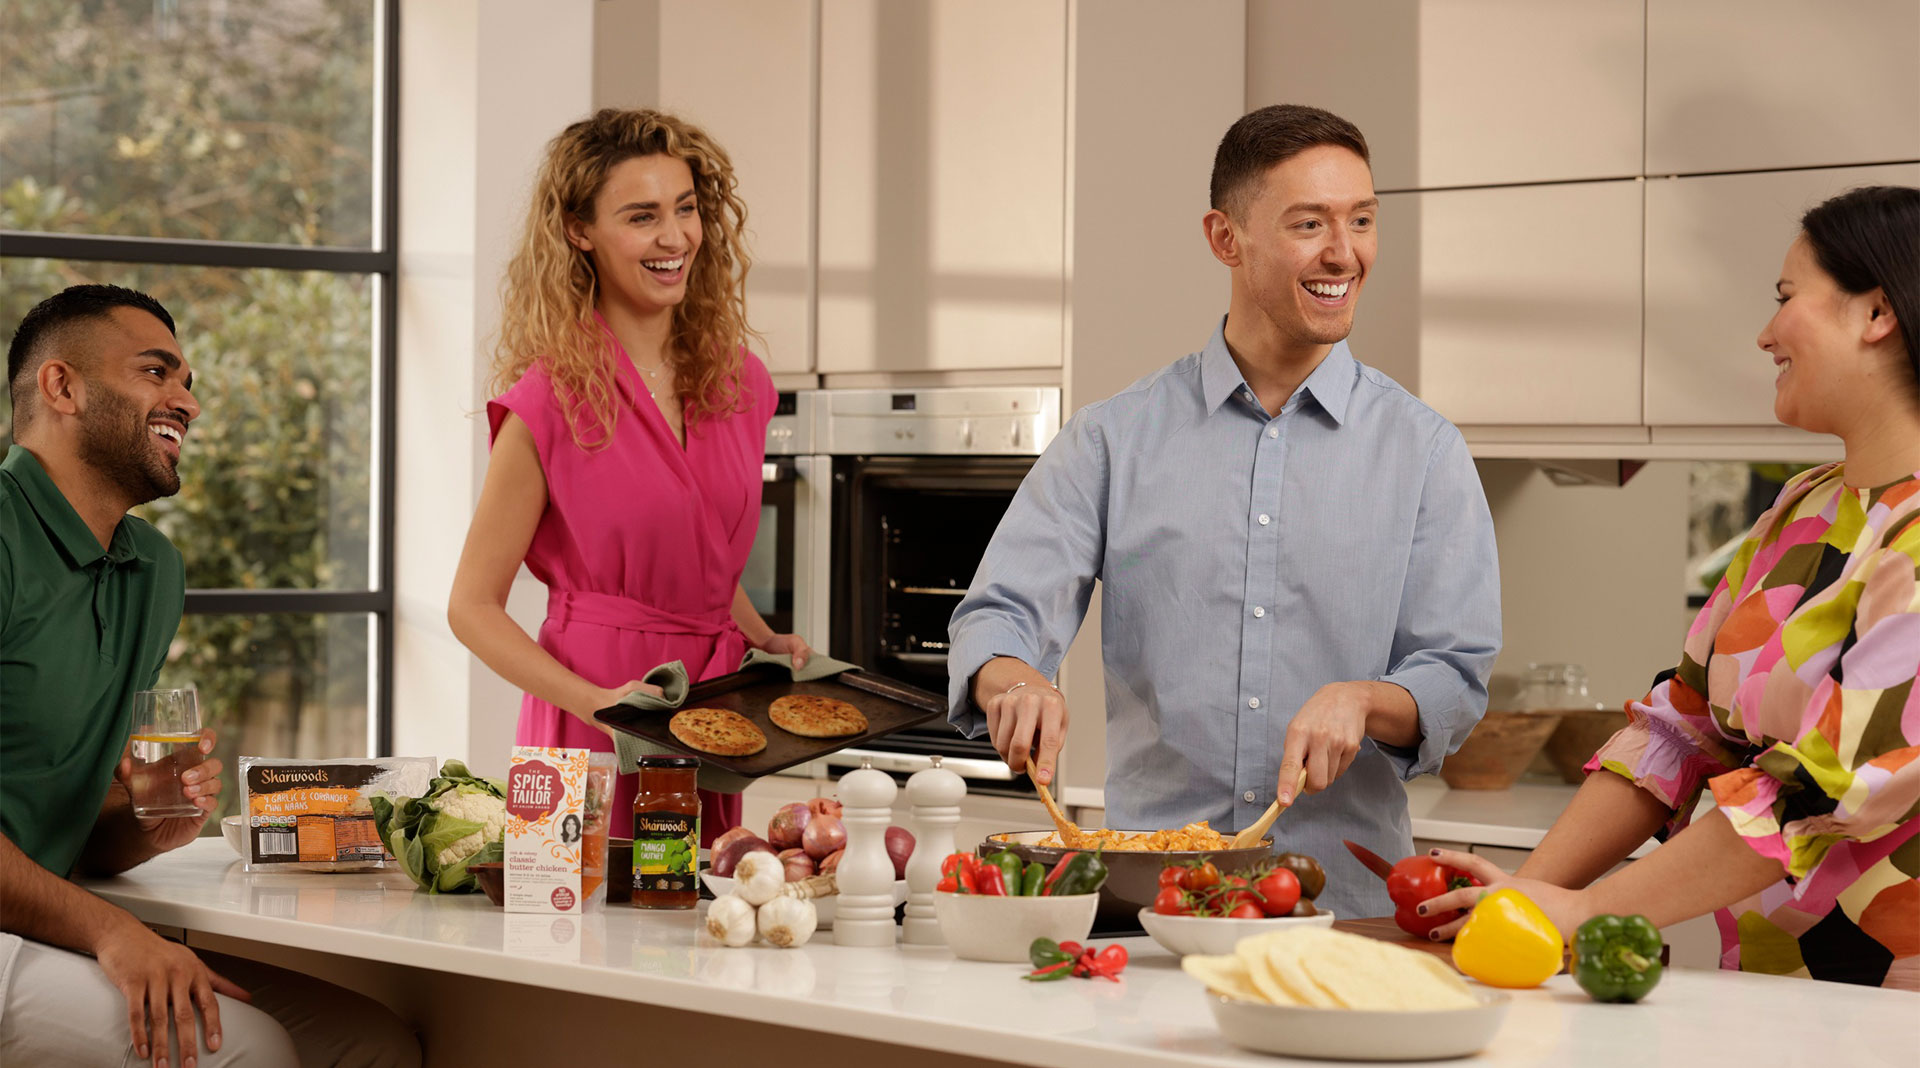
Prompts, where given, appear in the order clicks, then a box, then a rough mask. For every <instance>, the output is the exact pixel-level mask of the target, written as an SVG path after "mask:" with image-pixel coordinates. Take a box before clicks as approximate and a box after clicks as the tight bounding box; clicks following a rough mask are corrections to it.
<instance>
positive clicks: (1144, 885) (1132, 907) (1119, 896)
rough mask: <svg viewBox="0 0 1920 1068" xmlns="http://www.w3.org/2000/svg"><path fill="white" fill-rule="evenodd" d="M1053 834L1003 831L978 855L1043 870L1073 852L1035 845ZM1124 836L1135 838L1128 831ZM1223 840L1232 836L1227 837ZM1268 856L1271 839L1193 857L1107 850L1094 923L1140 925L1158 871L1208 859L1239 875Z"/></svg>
mask: <svg viewBox="0 0 1920 1068" xmlns="http://www.w3.org/2000/svg"><path fill="white" fill-rule="evenodd" d="M1052 833H1054V832H1053V830H1052V829H1051V828H1049V829H1047V830H1044V831H1005V832H1002V833H1000V834H990V835H988V836H987V840H986V841H985V842H982V843H980V849H979V853H980V855H981V856H983V857H984V856H988V855H990V854H993V853H998V852H1000V851H1001V850H1002V849H1007V850H1011V851H1012V852H1014V853H1015V854H1017V855H1018V856H1019V857H1020V859H1021V860H1022V861H1024V862H1029V863H1030V862H1032V861H1036V860H1037V861H1039V862H1040V863H1042V864H1045V865H1046V866H1047V867H1048V869H1052V867H1053V866H1054V865H1055V864H1057V863H1059V861H1060V858H1061V857H1063V856H1065V855H1067V854H1068V853H1070V852H1073V850H1068V849H1061V848H1059V847H1058V846H1043V845H1036V844H1035V843H1037V842H1039V841H1040V840H1041V839H1042V838H1045V837H1047V836H1048V835H1050V834H1052ZM1127 833H1129V834H1133V833H1138V832H1133V831H1129V832H1127ZM1228 837H1232V836H1231V835H1229V836H1228ZM1272 856H1273V839H1271V838H1269V839H1267V840H1266V841H1265V842H1263V843H1262V844H1260V845H1257V846H1253V847H1251V848H1248V849H1214V850H1209V851H1206V852H1198V853H1185V852H1183V853H1173V852H1165V851H1162V852H1148V851H1145V850H1141V851H1133V850H1122V849H1110V850H1107V851H1106V852H1104V853H1102V854H1101V859H1102V860H1104V861H1106V864H1107V882H1106V885H1105V886H1102V887H1101V888H1100V911H1099V915H1098V918H1097V922H1098V924H1099V926H1100V928H1101V929H1102V930H1124V929H1127V928H1132V927H1138V926H1139V925H1140V919H1139V916H1140V910H1141V909H1143V908H1150V907H1152V905H1153V898H1154V895H1156V894H1158V893H1159V892H1160V869H1162V868H1164V867H1166V866H1167V865H1169V864H1186V863H1190V862H1192V861H1195V860H1198V859H1200V858H1201V857H1208V858H1210V859H1211V860H1212V861H1213V862H1214V864H1216V865H1217V866H1219V868H1220V870H1221V871H1223V872H1230V871H1241V870H1244V869H1246V868H1251V867H1253V866H1254V865H1255V864H1256V863H1258V862H1260V861H1263V860H1266V859H1268V858H1269V857H1272Z"/></svg>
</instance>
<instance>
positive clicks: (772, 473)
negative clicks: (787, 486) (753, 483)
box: [760, 456, 799, 483]
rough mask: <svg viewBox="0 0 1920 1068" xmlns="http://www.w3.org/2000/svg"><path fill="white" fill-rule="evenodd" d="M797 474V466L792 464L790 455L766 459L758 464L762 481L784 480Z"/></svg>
mask: <svg viewBox="0 0 1920 1068" xmlns="http://www.w3.org/2000/svg"><path fill="white" fill-rule="evenodd" d="M797 474H799V468H798V466H797V465H795V464H794V462H793V459H792V458H791V457H787V456H782V457H780V458H778V459H774V460H768V461H766V462H765V463H762V464H761V465H760V481H761V482H763V483H766V482H785V481H786V480H787V479H790V478H793V477H794V476H796V475H797Z"/></svg>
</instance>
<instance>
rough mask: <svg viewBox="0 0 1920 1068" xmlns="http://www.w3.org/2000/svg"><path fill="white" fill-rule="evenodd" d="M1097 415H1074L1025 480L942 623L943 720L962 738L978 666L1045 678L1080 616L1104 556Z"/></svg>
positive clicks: (972, 720)
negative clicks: (1007, 667)
mask: <svg viewBox="0 0 1920 1068" xmlns="http://www.w3.org/2000/svg"><path fill="white" fill-rule="evenodd" d="M1099 408H1100V406H1099V405H1092V406H1089V407H1088V408H1084V409H1082V410H1081V411H1080V412H1079V413H1078V414H1076V415H1075V416H1074V417H1073V419H1072V420H1070V421H1069V422H1068V423H1067V425H1066V426H1065V427H1063V428H1062V429H1061V431H1060V434H1059V436H1057V437H1056V438H1054V441H1053V444H1051V445H1049V446H1048V447H1047V451H1046V452H1045V453H1043V454H1042V455H1041V457H1040V459H1039V460H1038V461H1037V462H1035V464H1034V465H1033V469H1032V470H1031V471H1029V472H1028V473H1027V477H1026V479H1025V480H1024V481H1022V482H1021V484H1020V490H1019V492H1017V493H1015V494H1014V497H1013V503H1012V504H1010V505H1009V506H1008V507H1007V512H1006V515H1005V517H1004V518H1002V519H1001V520H1000V525H999V527H998V528H997V529H995V530H994V533H993V540H992V541H991V542H990V543H989V544H988V546H987V551H986V554H985V555H984V556H983V557H981V560H980V568H979V570H977V571H975V572H974V576H973V584H972V585H971V586H969V587H968V589H967V596H966V598H965V599H964V600H962V601H961V602H960V606H959V607H958V608H956V609H954V613H953V619H952V621H951V622H950V623H949V624H948V640H949V641H950V642H951V644H952V647H951V648H950V649H949V650H948V653H947V671H948V679H947V720H948V722H950V723H952V724H953V725H954V726H955V727H957V728H959V729H960V730H961V731H962V732H963V733H965V734H966V735H967V736H969V737H976V736H978V735H979V734H980V733H981V732H982V731H984V730H985V729H986V715H985V714H984V713H982V712H981V711H980V710H979V709H978V708H977V707H975V706H974V704H973V699H972V695H971V694H970V693H969V690H970V688H971V687H972V684H973V676H974V675H975V674H976V673H977V672H979V670H980V668H981V667H982V666H983V665H985V664H986V662H987V661H989V660H992V659H993V658H995V657H998V656H1011V657H1016V658H1018V659H1020V660H1024V661H1026V662H1027V663H1028V664H1031V665H1032V666H1033V667H1034V668H1035V669H1036V670H1038V671H1039V672H1040V673H1041V674H1043V675H1045V676H1047V677H1048V678H1053V677H1054V675H1055V674H1056V673H1057V672H1058V671H1059V669H1060V661H1061V659H1062V658H1064V657H1065V656H1066V653H1067V647H1068V646H1069V645H1071V644H1072V643H1073V637H1074V635H1075V634H1078V633H1079V631H1080V624H1081V622H1082V621H1083V620H1084V619H1085V618H1086V614H1087V603H1088V601H1089V600H1090V599H1091V598H1092V596H1093V584H1094V581H1095V579H1096V578H1098V577H1099V572H1100V560H1101V558H1102V556H1103V555H1104V553H1105V550H1106V502H1107V487H1108V481H1109V470H1108V454H1107V448H1106V441H1105V436H1104V434H1103V432H1102V429H1101V427H1100V424H1099V421H1098V418H1097V413H1098V410H1099Z"/></svg>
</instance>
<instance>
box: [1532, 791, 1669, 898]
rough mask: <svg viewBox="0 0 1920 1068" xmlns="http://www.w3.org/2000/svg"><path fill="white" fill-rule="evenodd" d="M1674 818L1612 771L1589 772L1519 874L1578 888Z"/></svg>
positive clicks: (1661, 805)
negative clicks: (1571, 800) (1570, 801)
mask: <svg viewBox="0 0 1920 1068" xmlns="http://www.w3.org/2000/svg"><path fill="white" fill-rule="evenodd" d="M1672 818H1673V810H1672V809H1670V808H1668V807H1667V806H1666V803H1665V802H1663V801H1661V800H1660V799H1659V798H1657V797H1655V796H1653V795H1652V794H1650V793H1648V792H1647V791H1645V790H1642V789H1640V788H1639V787H1638V786H1635V785H1634V784H1632V783H1630V782H1628V781H1627V780H1626V779H1623V778H1621V777H1620V776H1618V775H1615V774H1614V773H1613V772H1611V771H1596V772H1594V773H1593V774H1591V775H1588V776H1587V781H1586V782H1585V783H1582V784H1581V786H1580V791H1579V792H1578V793H1576V794H1574V795H1573V803H1572V804H1570V805H1568V806H1567V809H1566V811H1565V812H1562V813H1560V818H1559V819H1557V820H1554V821H1553V827H1552V828H1550V829H1549V830H1548V831H1547V836H1546V837H1545V838H1543V839H1541V841H1540V845H1539V847H1538V848H1536V849H1535V850H1534V851H1533V853H1532V854H1531V855H1529V856H1528V857H1527V860H1526V863H1524V864H1522V865H1520V871H1519V873H1518V874H1519V875H1521V876H1522V877H1524V878H1529V879H1538V880H1540V881H1542V882H1548V883H1552V884H1554V885H1555V886H1564V887H1568V888H1570V889H1574V890H1579V889H1582V888H1584V887H1586V886H1588V885H1589V884H1591V883H1592V882H1593V881H1594V880H1595V879H1598V878H1600V877H1601V876H1602V875H1605V874H1606V873H1607V870H1608V869H1609V868H1612V867H1613V866H1614V865H1615V864H1618V863H1620V862H1621V861H1623V860H1625V859H1627V854H1629V853H1631V852H1633V851H1634V850H1635V849H1638V848H1639V847H1640V843H1642V842H1644V841H1646V840H1647V839H1648V838H1651V837H1652V836H1653V833H1654V832H1655V831H1657V830H1659V829H1660V828H1661V827H1662V826H1663V825H1665V824H1666V822H1667V821H1668V820H1670V819H1672Z"/></svg>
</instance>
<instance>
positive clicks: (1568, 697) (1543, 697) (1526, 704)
mask: <svg viewBox="0 0 1920 1068" xmlns="http://www.w3.org/2000/svg"><path fill="white" fill-rule="evenodd" d="M1603 707H1605V706H1604V705H1601V704H1600V703H1599V702H1597V701H1595V700H1594V699H1593V694H1591V693H1589V692H1588V691H1587V669H1586V668H1584V667H1581V666H1580V665H1579V664H1560V663H1553V664H1528V665H1527V673H1526V674H1525V675H1523V676H1521V679H1520V696H1519V699H1518V700H1517V702H1516V703H1515V708H1517V709H1518V710H1520V711H1523V712H1548V711H1552V712H1564V711H1568V710H1571V709H1594V708H1603Z"/></svg>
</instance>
